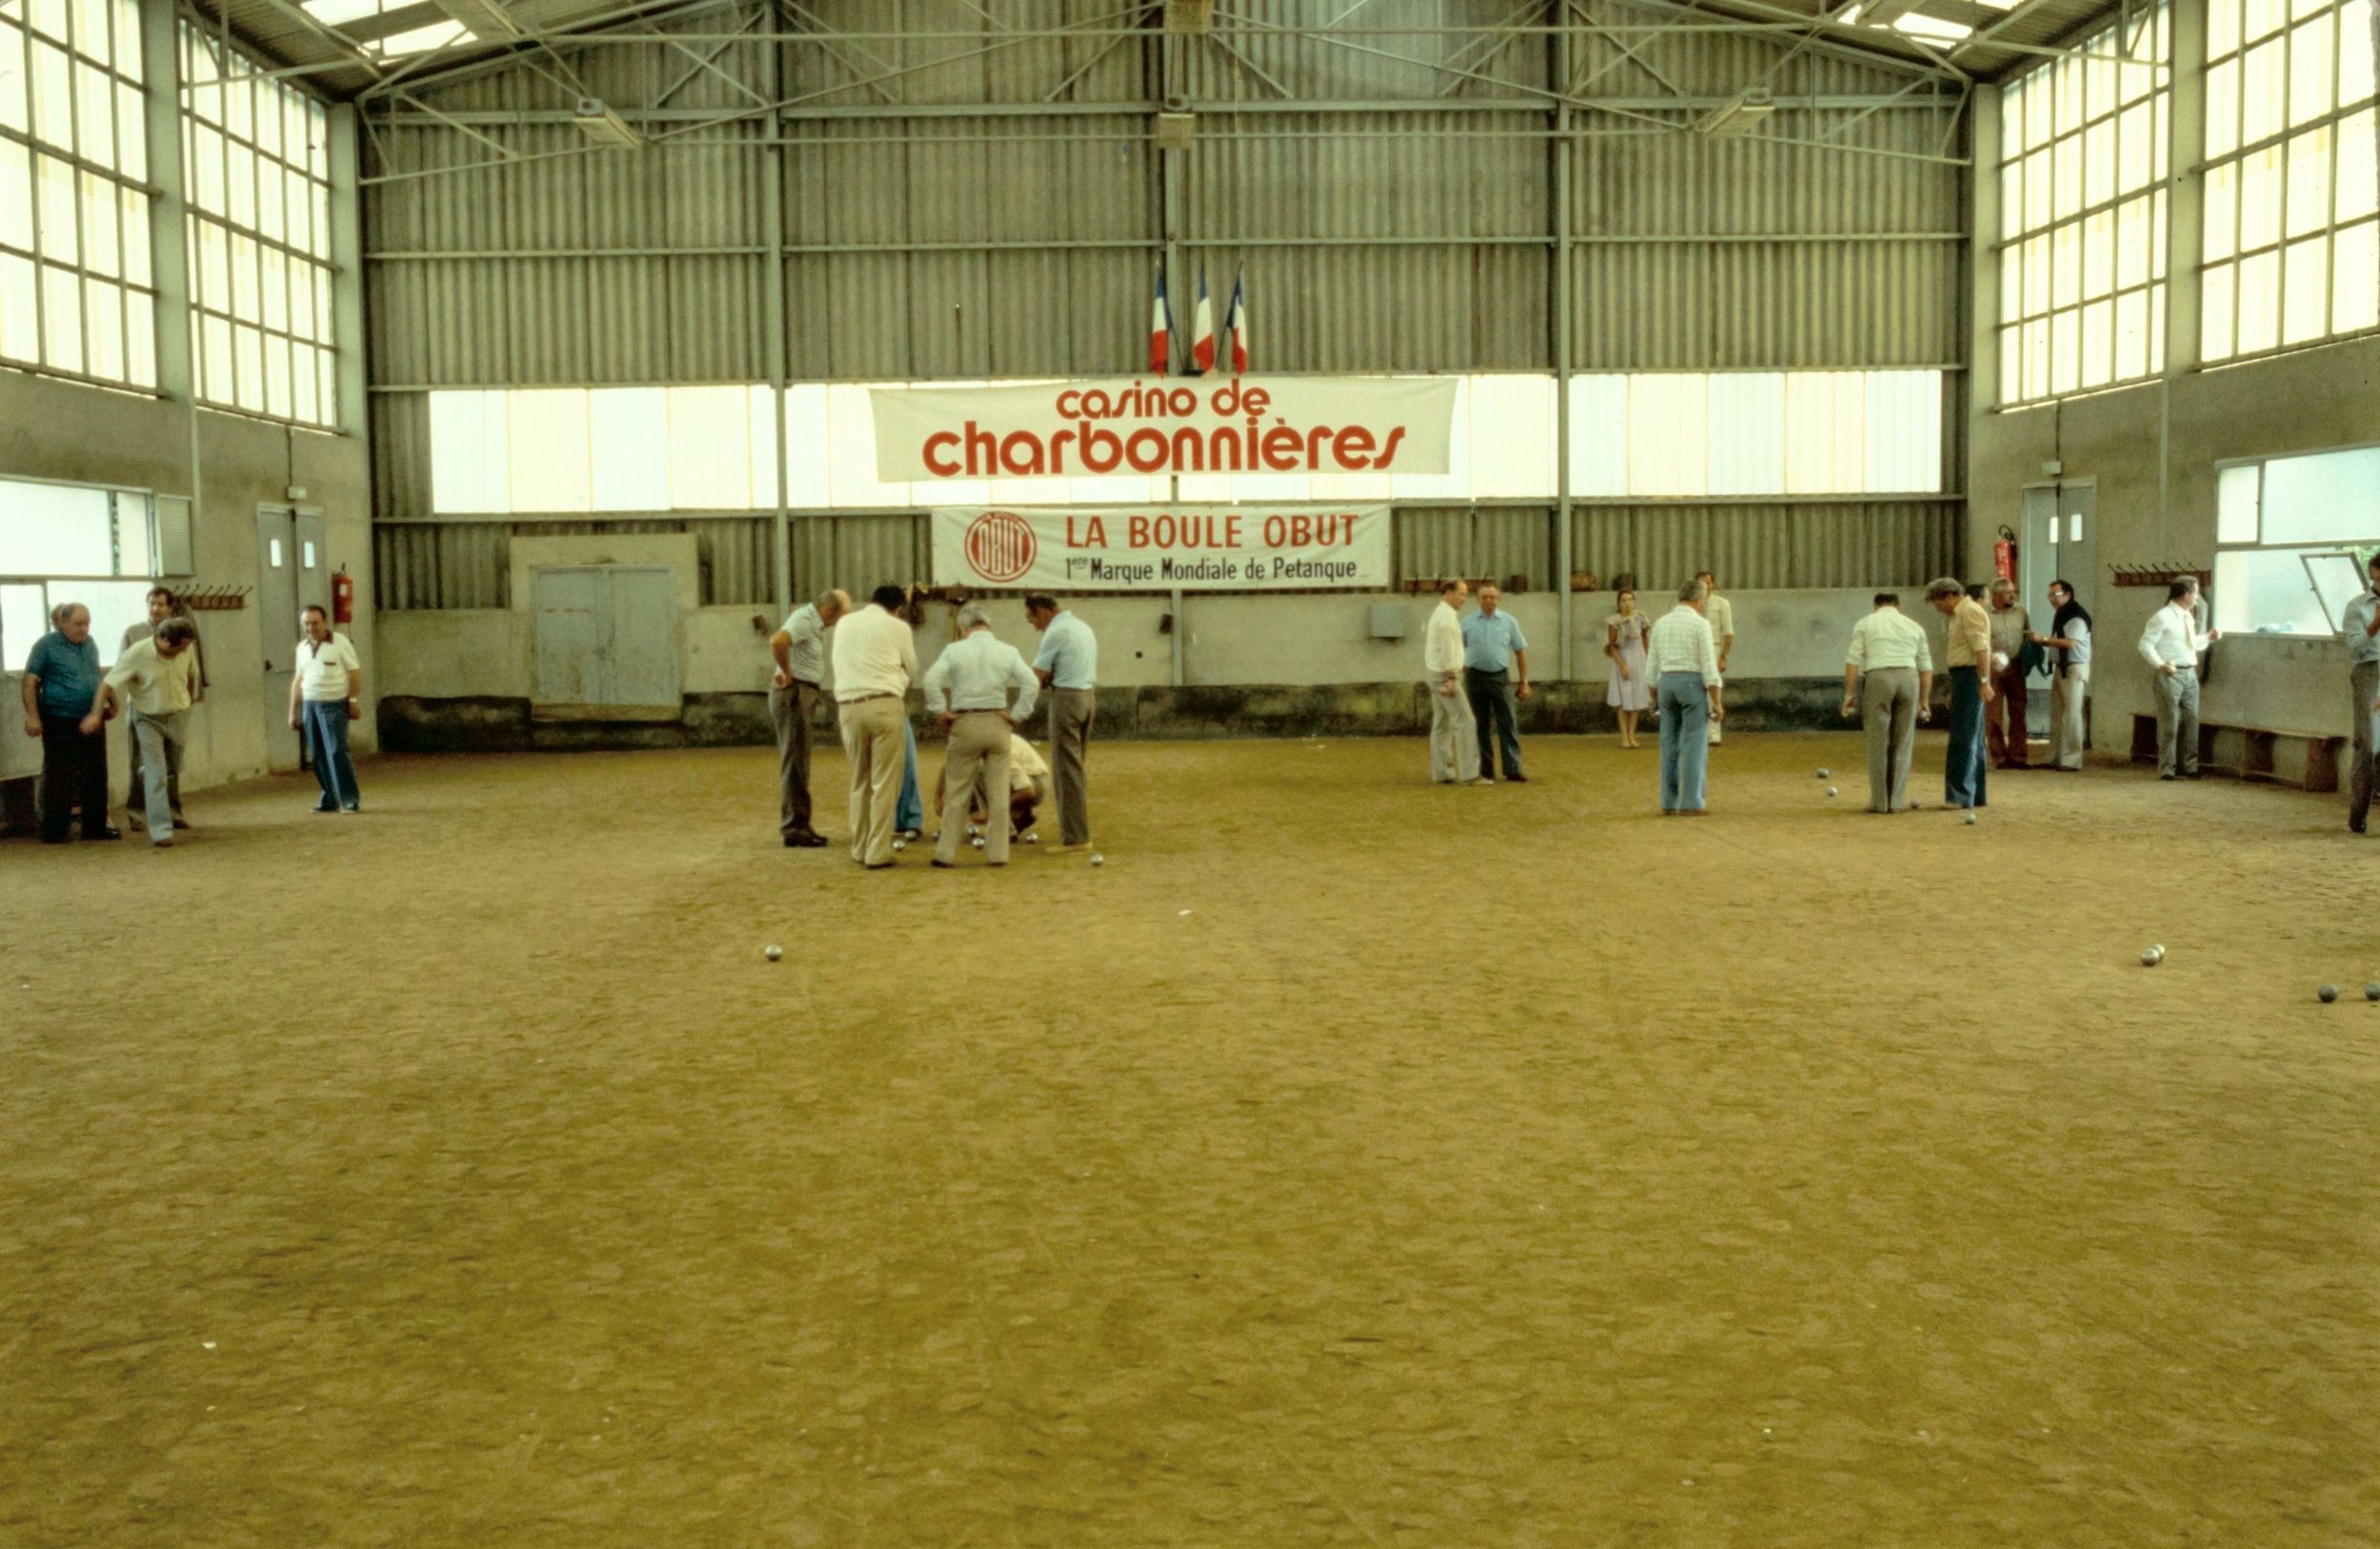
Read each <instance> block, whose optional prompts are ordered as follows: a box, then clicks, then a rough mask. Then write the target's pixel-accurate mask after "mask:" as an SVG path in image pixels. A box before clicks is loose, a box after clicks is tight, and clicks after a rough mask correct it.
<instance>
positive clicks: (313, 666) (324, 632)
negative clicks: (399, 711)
mask: <svg viewBox="0 0 2380 1549" xmlns="http://www.w3.org/2000/svg"><path fill="white" fill-rule="evenodd" d="M305 618H306V638H305V639H304V640H301V641H299V642H298V644H297V672H296V674H295V676H293V677H291V678H290V680H289V729H290V730H291V731H294V732H296V733H298V734H299V735H300V736H302V737H304V738H305V739H306V751H307V757H309V758H311V759H312V760H313V761H314V778H315V779H316V780H318V781H320V782H321V783H322V787H323V795H322V800H321V801H319V802H316V803H315V804H314V810H315V811H317V812H342V811H344V812H360V811H362V810H363V806H364V794H363V792H362V791H360V790H358V789H357V788H356V784H355V760H354V759H353V758H351V757H349V756H348V754H347V723H348V722H350V721H361V720H362V719H364V665H363V664H362V663H361V662H359V661H357V660H356V658H355V644H354V642H352V641H350V640H348V639H347V636H345V635H341V634H333V633H332V632H331V629H330V615H329V614H328V613H326V612H325V611H323V607H322V605H321V604H319V603H308V604H307V605H306V614H305Z"/></svg>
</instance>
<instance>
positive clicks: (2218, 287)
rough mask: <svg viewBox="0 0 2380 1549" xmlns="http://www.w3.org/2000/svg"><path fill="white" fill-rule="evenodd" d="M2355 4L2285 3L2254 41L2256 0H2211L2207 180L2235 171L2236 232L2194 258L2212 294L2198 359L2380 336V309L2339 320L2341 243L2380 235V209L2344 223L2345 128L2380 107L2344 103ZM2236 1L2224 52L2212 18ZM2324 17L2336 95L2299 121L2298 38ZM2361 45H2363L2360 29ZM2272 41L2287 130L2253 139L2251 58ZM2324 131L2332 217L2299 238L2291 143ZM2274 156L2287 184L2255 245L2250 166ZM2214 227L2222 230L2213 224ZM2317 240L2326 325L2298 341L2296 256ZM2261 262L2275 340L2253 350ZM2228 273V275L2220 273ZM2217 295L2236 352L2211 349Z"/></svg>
mask: <svg viewBox="0 0 2380 1549" xmlns="http://www.w3.org/2000/svg"><path fill="white" fill-rule="evenodd" d="M2350 3H2351V0H2315V3H2314V4H2313V6H2312V9H2311V10H2308V11H2307V12H2306V13H2305V14H2302V15H2301V14H2299V13H2298V11H2297V6H2296V5H2294V4H2278V5H2275V6H2274V8H2273V9H2274V10H2275V11H2276V12H2277V14H2278V16H2279V23H2278V25H2277V26H2276V27H2275V28H2274V29H2273V30H2271V31H2270V32H2268V33H2262V34H2259V35H2258V36H2256V37H2255V38H2252V39H2251V38H2250V37H2248V36H2247V30H2248V14H2249V0H2208V14H2209V18H2210V25H2209V38H2210V43H2209V48H2208V56H2207V62H2206V65H2205V67H2204V70H2203V72H2202V75H2203V79H2204V80H2205V82H2206V83H2207V99H2208V104H2209V115H2210V116H2209V117H2208V119H2207V137H2206V147H2204V148H2202V151H2203V152H2204V154H2203V155H2202V165H2201V167H2200V169H2199V170H2200V176H2201V177H2202V178H2204V179H2205V180H2206V182H2207V183H2208V185H2209V186H2210V187H2211V186H2212V185H2213V184H2214V182H2215V180H2216V178H2217V176H2218V175H2219V174H2227V173H2228V186H2229V189H2230V198H2229V201H2228V203H2229V213H2230V217H2231V230H2230V233H2229V240H2228V242H2227V244H2226V246H2225V248H2224V249H2223V251H2222V254H2221V256H2219V257H2212V258H2211V257H2209V253H2210V251H2211V250H2212V249H2211V248H2210V246H2209V245H2208V243H2207V242H2206V241H2205V240H2203V239H2202V240H2201V242H2200V244H2199V250H2198V252H2197V253H2196V254H2195V255H2194V256H2193V259H2192V263H2193V266H2194V267H2195V268H2196V270H2197V273H2198V276H2199V286H2200V295H2201V298H2202V300H2201V305H2200V321H2199V339H2198V358H2199V363H2200V364H2201V365H2202V366H2207V367H2221V366H2234V365H2239V364H2242V363H2244V362H2248V361H2254V360H2263V359H2267V358H2270V357H2271V356H2274V355H2282V354H2288V353H2290V352H2291V351H2294V350H2299V349H2311V348H2319V347H2321V346H2323V345H2329V344H2337V343H2340V342H2342V341H2345V340H2350V339H2361V338H2368V337H2370V336H2371V335H2373V334H2376V333H2380V315H2376V316H2375V318H2374V320H2373V321H2372V322H2370V323H2367V324H2364V325H2362V326H2360V327H2357V328H2345V329H2342V328H2338V327H2337V326H2336V325H2337V321H2338V315H2339V314H2338V294H2339V291H2338V271H2339V262H2338V259H2339V248H2340V240H2339V239H2340V236H2341V234H2342V230H2343V229H2344V230H2349V231H2355V230H2361V229H2363V228H2370V230H2371V232H2372V234H2373V236H2374V238H2376V239H2380V209H2373V210H2370V211H2368V212H2366V213H2365V214H2362V215H2358V216H2355V217H2353V218H2352V219H2350V221H2349V222H2347V224H2346V226H2345V228H2342V226H2341V224H2340V221H2339V167H2340V160H2341V154H2342V149H2341V148H2342V142H2343V140H2344V138H2345V136H2343V135H2342V134H2341V133H2340V129H2341V128H2342V127H2343V126H2344V125H2345V124H2346V123H2347V122H2348V121H2349V120H2350V119H2354V118H2359V117H2362V116H2363V115H2365V114H2367V113H2380V97H2374V96H2364V97H2358V98H2355V99H2353V100H2352V101H2351V102H2342V101H2341V100H2340V92H2341V87H2342V82H2343V81H2344V79H2345V72H2346V70H2347V58H2348V52H2349V50H2348V49H2347V48H2346V47H2343V43H2344V41H2345V38H2346V32H2347V29H2346V28H2345V27H2344V25H2343V23H2344V22H2345V20H2346V17H2347V12H2348V7H2349V5H2350ZM2226 6H2228V7H2229V8H2231V12H2232V14H2233V16H2234V18H2235V21H2234V25H2233V26H2232V27H2231V30H2230V39H2229V43H2228V46H2227V47H2226V48H2225V49H2224V50H2223V51H2222V52H2220V53H2217V52H2215V51H2214V47H2213V43H2212V38H2213V27H2212V18H2213V15H2214V13H2215V10H2216V8H2218V7H2226ZM2316 23H2320V24H2325V25H2327V26H2328V28H2329V30H2330V100H2329V103H2328V106H2327V107H2326V108H2325V109H2323V110H2322V111H2320V112H2318V113H2315V114H2313V115H2311V116H2309V117H2307V118H2306V119H2304V120H2302V121H2300V120H2297V119H2295V118H2294V117H2293V115H2292V110H2291V97H2292V95H2293V93H2294V91H2295V89H2296V86H2297V70H2296V64H2297V61H2296V58H2295V51H2296V48H2297V38H2298V34H2299V32H2300V31H2301V30H2304V29H2306V28H2307V27H2309V26H2310V25H2312V24H2316ZM2369 25H2370V22H2369V18H2367V19H2366V26H2367V27H2369ZM2359 33H2360V30H2359ZM2356 41H2357V42H2358V44H2360V42H2361V38H2360V35H2359V36H2358V38H2357V40H2356ZM2268 47H2271V48H2277V50H2279V68H2278V70H2277V71H2276V72H2275V79H2276V81H2277V86H2276V90H2277V92H2278V101H2277V105H2276V107H2275V109H2274V111H2275V116H2276V119H2277V123H2278V127H2277V128H2276V129H2272V130H2271V132H2269V133H2266V134H2263V135H2260V136H2258V137H2257V138H2255V139H2254V140H2249V139H2247V138H2245V131H2246V129H2247V126H2248V97H2249V91H2248V84H2249V71H2248V66H2249V60H2250V57H2251V54H2254V53H2257V52H2258V51H2259V50H2262V49H2264V48H2268ZM2226 72H2228V75H2227V74H2226ZM2224 79H2228V81H2229V83H2230V89H2229V92H2228V96H2229V103H2230V109H2231V123H2230V125H2229V126H2228V128H2227V129H2226V130H2225V131H2224V133H2223V135H2222V136H2221V137H2219V138H2218V136H2217V133H2216V126H2215V125H2214V123H2213V121H2212V118H2211V113H2212V110H2213V104H2214V102H2215V100H2216V97H2217V95H2218V92H2217V86H2218V83H2219V81H2221V80H2224ZM2314 134H2322V135H2324V136H2325V137H2326V138H2327V141H2328V144H2327V147H2326V148H2325V149H2324V152H2323V155H2324V158H2325V179H2326V185H2327V186H2326V187H2325V188H2324V189H2323V190H2322V195H2323V200H2324V207H2325V208H2324V211H2323V219H2322V222H2321V224H2320V225H2319V226H2317V227H2315V228H2313V229H2311V230H2309V231H2305V232H2302V233H2300V234H2298V235H2295V236H2292V235H2291V231H2290V210H2289V206H2290V196H2291V167H2292V162H2291V156H2290V154H2289V149H2290V147H2291V145H2293V144H2295V143H2297V142H2299V141H2300V140H2302V139H2304V138H2307V137H2309V136H2311V135H2314ZM2216 144H2223V145H2226V146H2228V149H2226V150H2224V151H2223V152H2221V153H2220V154H2216V153H2213V152H2212V151H2211V149H2209V148H2211V147H2212V146H2214V145H2216ZM2376 153H2380V152H2376ZM2267 154H2271V156H2272V157H2273V158H2274V161H2275V163H2276V165H2275V167H2274V169H2273V171H2272V173H2271V176H2272V177H2273V178H2274V179H2275V181H2276V183H2277V188H2276V189H2274V192H2273V203H2274V207H2275V210H2274V219H2273V230H2272V235H2271V240H2270V241H2262V242H2258V243H2257V244H2255V245H2254V246H2253V247H2252V248H2251V247H2250V246H2248V245H2247V244H2246V242H2245V240H2244V238H2245V236H2246V228H2247V223H2248V210H2249V206H2250V204H2251V201H2250V200H2249V199H2248V198H2247V197H2246V192H2247V184H2248V176H2249V167H2250V164H2251V162H2252V161H2253V160H2255V159H2256V158H2259V157H2262V156H2265V155H2267ZM2208 203H2209V205H2210V206H2211V205H2212V203H2213V201H2212V200H2209V201H2208ZM2211 229H2212V228H2211V223H2210V225H2209V230H2211ZM2313 243H2319V244H2320V245H2321V252H2322V254H2323V281H2322V284H2323V294H2322V312H2321V319H2322V327H2321V328H2320V329H2319V330H2318V331H2316V332H2314V333H2311V334H2310V335H2308V336H2306V337H2303V338H2297V339H2291V337H2290V329H2289V318H2290V289H2289V286H2290V268H2291V265H2290V259H2291V254H2292V253H2294V252H2295V251H2297V250H2298V249H2301V248H2305V247H2306V246H2308V245H2309V244H2313ZM2259 261H2270V263H2271V266H2272V268H2273V270H2274V273H2273V277H2272V337H2271V343H2269V344H2263V345H2259V346H2258V347H2257V348H2253V349H2242V348H2239V341H2240V334H2241V327H2240V322H2241V318H2240V292H2241V288H2242V286H2241V278H2242V275H2243V271H2244V270H2245V269H2246V268H2247V267H2248V265H2249V264H2251V262H2259ZM2218 272H2219V273H2220V276H2221V277H2220V278H2219V279H2217V278H2214V277H2215V276H2216V275H2217V274H2218ZM2374 284H2375V286H2380V279H2375V281H2374ZM2209 294H2219V295H2220V296H2221V297H2222V299H2223V306H2222V307H2221V308H2220V312H2219V315H2220V317H2221V322H2222V326H2223V329H2224V331H2223V334H2222V337H2223V339H2224V340H2225V341H2226V342H2227V344H2226V348H2220V349H2217V348H2211V347H2210V341H2211V338H2212V337H2213V334H2212V332H2211V330H2212V328H2214V327H2215V326H2216V319H2217V316H2218V309H2217V308H2213V307H2210V306H2207V305H2206V304H2205V301H2204V299H2203V298H2205V297H2206V296H2207V295H2209Z"/></svg>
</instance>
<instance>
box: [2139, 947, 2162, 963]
mask: <svg viewBox="0 0 2380 1549" xmlns="http://www.w3.org/2000/svg"><path fill="white" fill-rule="evenodd" d="M2164 961H2165V959H2164V958H2163V957H2162V956H2160V955H2159V954H2158V952H2157V949H2156V948H2155V947H2153V946H2152V947H2151V948H2149V950H2148V951H2146V952H2143V953H2141V954H2140V965H2141V966H2142V967H2144V968H2153V967H2155V966H2156V965H2157V964H2158V963H2163V962H2164Z"/></svg>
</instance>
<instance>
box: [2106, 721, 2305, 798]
mask: <svg viewBox="0 0 2380 1549" xmlns="http://www.w3.org/2000/svg"><path fill="white" fill-rule="evenodd" d="M2346 746H2347V739H2346V738H2344V737H2328V736H2318V735H2314V734H2312V733H2309V732H2302V731H2266V730H2264V729H2262V728H2260V727H2256V726H2222V725H2208V724H2207V723H2205V722H2203V721H2202V722H2200V723H2199V724H2198V766H2199V767H2200V768H2201V769H2211V770H2213V771H2215V772H2216V773H2217V774H2229V775H2236V776H2238V777H2239V778H2240V779H2242V780H2266V781H2271V783H2272V784H2278V785H2295V786H2297V787H2298V788H2299V789H2301V790H2311V791H2334V790H2337V789H2338V788H2339V765H2340V755H2341V751H2342V750H2343V749H2344V748H2345V747H2346ZM2132 762H2133V763H2134V764H2149V765H2154V764H2155V763H2156V762H2157V718H2156V717H2155V716H2153V715H2134V716H2133V717H2132Z"/></svg>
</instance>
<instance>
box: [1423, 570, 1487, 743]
mask: <svg viewBox="0 0 2380 1549" xmlns="http://www.w3.org/2000/svg"><path fill="white" fill-rule="evenodd" d="M1470 596H1471V586H1470V584H1469V583H1467V582H1462V581H1441V582H1439V583H1438V605H1439V606H1437V607H1434V608H1432V609H1430V622H1429V623H1428V624H1426V625H1424V626H1422V631H1421V674H1422V678H1423V681H1424V682H1425V683H1426V684H1427V685H1428V687H1429V694H1430V778H1431V779H1432V780H1434V781H1436V782H1437V783H1438V784H1441V785H1473V784H1480V783H1481V775H1480V772H1479V741H1478V717H1477V714H1476V712H1475V711H1473V709H1472V708H1471V701H1470V698H1469V697H1468V696H1467V695H1465V694H1464V692H1463V672H1464V657H1465V654H1466V653H1465V651H1464V648H1463V642H1462V605H1463V604H1464V603H1465V602H1466V601H1468V600H1469V598H1470Z"/></svg>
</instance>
